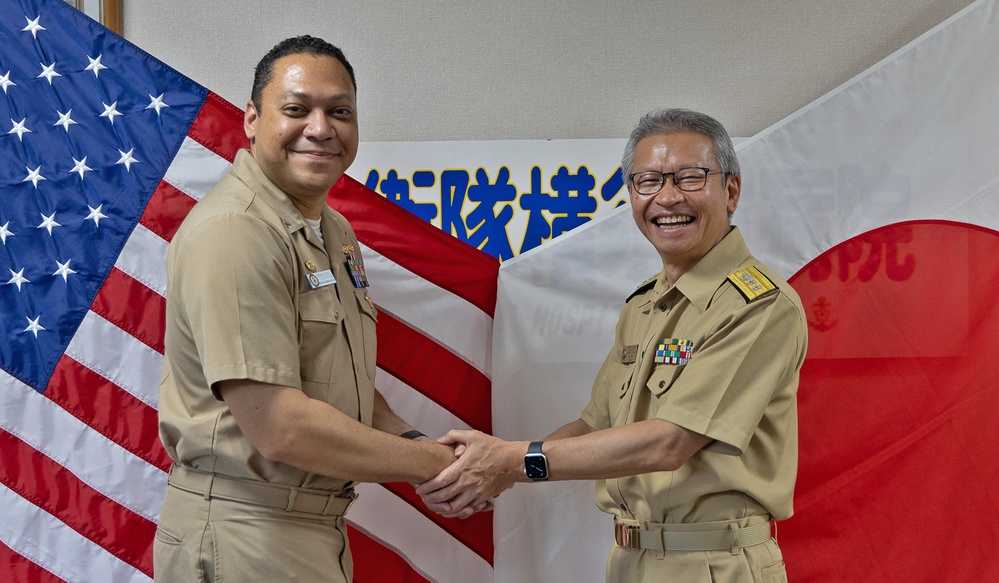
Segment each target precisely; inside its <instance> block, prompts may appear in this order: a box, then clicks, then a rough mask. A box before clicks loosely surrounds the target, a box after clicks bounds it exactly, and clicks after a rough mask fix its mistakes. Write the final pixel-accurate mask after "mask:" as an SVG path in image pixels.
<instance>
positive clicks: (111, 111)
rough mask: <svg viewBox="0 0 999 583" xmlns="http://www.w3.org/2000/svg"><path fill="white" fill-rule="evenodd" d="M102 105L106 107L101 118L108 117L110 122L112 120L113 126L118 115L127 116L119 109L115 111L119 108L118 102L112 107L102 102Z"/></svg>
mask: <svg viewBox="0 0 999 583" xmlns="http://www.w3.org/2000/svg"><path fill="white" fill-rule="evenodd" d="M101 105H103V106H104V113H102V114H101V117H106V118H108V119H109V120H111V125H114V116H116V115H125V114H123V113H121V112H119V111H118V110H117V109H115V108H116V107H118V102H117V101H115V102H114V103H112V104H111V105H108V104H107V103H104V102H103V101H102V102H101Z"/></svg>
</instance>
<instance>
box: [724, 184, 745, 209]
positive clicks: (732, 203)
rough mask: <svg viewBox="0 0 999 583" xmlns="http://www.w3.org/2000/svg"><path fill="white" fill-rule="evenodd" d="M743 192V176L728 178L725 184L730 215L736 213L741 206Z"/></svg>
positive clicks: (727, 207)
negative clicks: (740, 195) (740, 200)
mask: <svg viewBox="0 0 999 583" xmlns="http://www.w3.org/2000/svg"><path fill="white" fill-rule="evenodd" d="M741 190H742V177H741V176H728V177H727V181H726V182H725V195H726V205H725V208H726V209H727V210H728V212H729V214H732V213H734V212H735V209H736V208H737V207H738V206H739V193H740V191H741Z"/></svg>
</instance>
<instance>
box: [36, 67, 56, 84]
mask: <svg viewBox="0 0 999 583" xmlns="http://www.w3.org/2000/svg"><path fill="white" fill-rule="evenodd" d="M38 64H39V65H41V66H42V72H41V74H40V75H38V76H37V77H35V79H41V78H42V77H45V78H46V79H48V80H49V85H51V84H52V78H53V77H62V75H60V74H59V73H56V70H55V66H56V64H55V62H53V63H52V64H51V65H48V66H45V64H44V63H38Z"/></svg>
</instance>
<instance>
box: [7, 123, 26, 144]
mask: <svg viewBox="0 0 999 583" xmlns="http://www.w3.org/2000/svg"><path fill="white" fill-rule="evenodd" d="M27 119H28V118H26V117H25V118H22V119H21V121H14V120H13V119H11V120H10V123H12V124H14V127H13V128H12V129H11V130H10V131H9V132H7V135H10V134H15V133H16V134H17V139H18V140H20V141H22V142H23V141H24V138H23V137H21V136H23V135H24V134H30V133H31V130H29V129H28V128H26V127H24V122H25V121H27Z"/></svg>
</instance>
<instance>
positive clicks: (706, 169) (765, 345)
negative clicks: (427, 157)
mask: <svg viewBox="0 0 999 583" xmlns="http://www.w3.org/2000/svg"><path fill="white" fill-rule="evenodd" d="M622 169H623V172H624V175H625V176H626V177H627V180H626V184H627V186H628V191H629V193H630V196H631V204H632V212H633V215H634V218H635V222H636V224H637V225H638V228H639V230H640V231H641V232H642V233H643V234H644V235H645V237H646V238H647V239H648V240H649V241H650V242H651V243H652V245H653V246H654V247H655V248H656V250H658V252H659V255H660V256H661V258H662V261H663V270H662V271H661V272H660V273H659V274H658V275H657V276H656V277H654V278H652V279H650V280H649V281H647V282H646V283H645V284H643V285H642V286H641V287H639V288H638V289H637V290H636V291H635V292H634V293H633V294H632V295H631V297H629V298H628V300H627V302H626V304H625V307H624V309H623V310H622V312H621V316H620V319H619V321H618V325H617V331H616V334H615V342H614V347H613V348H612V349H611V352H610V354H609V355H608V356H607V358H606V360H605V361H604V363H603V366H602V367H601V369H600V371H599V373H598V374H597V378H596V381H595V382H594V385H593V390H592V396H591V398H590V402H589V404H587V406H586V408H585V409H584V410H583V413H582V415H581V416H580V418H579V419H578V420H576V421H574V422H572V423H569V424H567V425H565V426H563V427H561V428H560V429H558V430H556V431H555V432H554V433H552V434H551V435H549V436H548V437H547V438H546V439H545V440H544V441H543V442H532V443H530V444H528V443H527V442H505V441H502V440H498V439H496V438H492V437H489V436H486V435H483V434H481V433H477V432H471V431H452V432H450V433H448V435H446V436H445V437H444V438H442V440H443V441H444V442H445V443H457V444H460V445H459V453H460V452H461V451H462V450H463V451H464V453H461V457H460V458H459V459H458V460H457V461H456V462H455V464H454V465H453V466H452V467H450V468H448V469H447V470H445V471H444V472H443V473H442V474H441V475H440V476H438V477H437V478H435V479H434V480H431V481H430V482H428V483H425V484H423V485H422V486H421V487H420V488H419V489H418V491H419V492H420V493H421V494H422V495H423V496H424V500H425V501H426V502H427V503H428V505H430V506H431V507H432V508H434V509H435V510H438V511H440V512H443V513H444V514H447V515H458V516H464V515H467V514H468V513H470V512H471V510H470V506H473V507H474V506H475V505H477V504H480V503H481V502H482V501H484V500H487V499H489V498H490V497H492V496H496V495H498V494H499V493H500V492H502V491H503V490H505V489H506V488H509V487H510V486H511V485H512V484H513V483H514V482H517V481H521V482H523V481H530V480H532V479H533V480H535V481H540V480H546V479H550V480H573V479H595V480H597V488H596V501H597V505H598V506H599V507H600V509H601V510H603V511H605V512H608V513H610V514H612V515H613V516H614V539H615V543H614V544H613V545H612V546H611V550H610V555H609V557H608V562H607V580H608V581H622V582H629V583H631V582H643V581H648V582H652V581H656V582H658V581H685V582H686V581H696V582H700V581H705V582H707V581H712V582H726V581H731V582H743V581H745V582H748V581H758V582H768V583H769V582H774V583H776V582H779V581H786V575H785V569H784V563H783V560H782V557H781V552H780V549H779V548H778V546H777V543H776V541H775V540H774V539H773V538H771V525H770V522H771V520H772V519H783V518H787V517H789V516H790V515H791V502H792V495H793V491H794V481H795V474H796V470H797V408H796V407H797V405H796V392H797V387H798V372H799V370H800V369H801V365H802V363H803V362H804V358H805V350H806V344H807V325H806V320H805V315H804V311H803V310H802V307H801V301H800V300H799V298H798V296H797V294H795V292H794V291H793V290H792V289H791V287H790V286H789V285H788V284H787V283H786V282H785V281H783V280H782V279H780V278H779V277H778V276H777V275H776V274H775V273H774V272H773V271H772V270H770V269H769V268H767V267H766V266H765V265H763V264H762V263H761V262H760V261H759V260H758V259H756V258H755V257H753V256H752V255H751V254H750V252H749V249H748V248H747V247H746V244H745V242H744V241H743V239H742V235H741V234H740V233H739V230H738V228H736V227H733V226H731V225H730V218H731V214H732V213H733V212H734V211H735V210H736V207H737V206H738V203H739V192H740V187H741V178H740V176H739V163H738V160H737V158H736V156H735V151H734V149H733V147H732V142H731V139H730V138H729V136H728V133H727V132H726V131H725V129H724V127H722V126H721V124H719V123H718V122H717V121H716V120H714V119H713V118H711V117H708V116H706V115H704V114H700V113H697V112H692V111H688V110H678V109H671V110H660V111H654V112H652V113H649V114H647V115H646V116H644V117H643V118H642V120H641V121H640V122H639V125H638V127H637V128H636V129H635V130H634V132H632V135H631V139H630V140H629V142H628V145H627V147H626V149H625V154H624V159H623V162H622ZM610 534H611V533H610V529H608V536H610Z"/></svg>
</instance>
